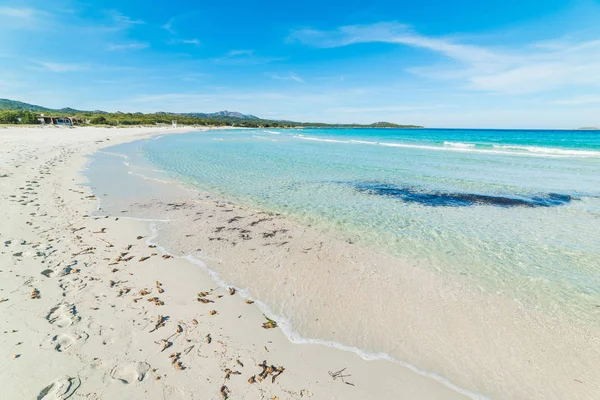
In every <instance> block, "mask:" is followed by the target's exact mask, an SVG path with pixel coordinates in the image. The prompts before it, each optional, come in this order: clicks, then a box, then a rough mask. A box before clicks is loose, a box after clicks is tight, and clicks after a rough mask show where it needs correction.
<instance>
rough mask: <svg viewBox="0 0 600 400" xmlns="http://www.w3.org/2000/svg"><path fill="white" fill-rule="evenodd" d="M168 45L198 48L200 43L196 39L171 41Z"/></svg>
mask: <svg viewBox="0 0 600 400" xmlns="http://www.w3.org/2000/svg"><path fill="white" fill-rule="evenodd" d="M168 43H169V44H191V45H194V46H200V44H201V43H202V42H201V41H200V40H198V39H172V40H170V41H169V42H168Z"/></svg>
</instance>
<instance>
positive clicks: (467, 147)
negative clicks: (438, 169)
mask: <svg viewBox="0 0 600 400" xmlns="http://www.w3.org/2000/svg"><path fill="white" fill-rule="evenodd" d="M294 137H295V138H297V139H301V140H310V141H314V142H325V143H343V144H364V145H379V146H386V147H397V148H405V149H421V150H434V151H454V152H463V153H479V154H502V155H508V156H527V157H550V158H570V157H600V151H591V150H566V149H557V148H550V147H548V148H546V147H534V146H499V145H494V146H493V148H492V149H483V148H476V147H475V145H474V144H471V143H460V142H454V143H453V142H444V144H445V146H431V145H419V144H408V143H388V142H372V141H365V140H339V139H322V138H316V137H311V136H303V135H294ZM494 149H495V150H494Z"/></svg>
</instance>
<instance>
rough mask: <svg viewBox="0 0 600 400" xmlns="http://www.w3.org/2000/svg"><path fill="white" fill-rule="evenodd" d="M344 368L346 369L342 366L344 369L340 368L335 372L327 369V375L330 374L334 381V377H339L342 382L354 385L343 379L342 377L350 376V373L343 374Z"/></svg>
mask: <svg viewBox="0 0 600 400" xmlns="http://www.w3.org/2000/svg"><path fill="white" fill-rule="evenodd" d="M345 370H346V368H344V369H341V370H339V371H337V372H331V371H329V376H331V377H332V378H333V380H334V381H335V380H336V379H338V378H339V379H341V380H342V382H344V383H345V384H346V385H350V386H354V383H350V382H346V381H345V380H344V378H347V377H349V376H352V375H350V374H347V375H344V371H345Z"/></svg>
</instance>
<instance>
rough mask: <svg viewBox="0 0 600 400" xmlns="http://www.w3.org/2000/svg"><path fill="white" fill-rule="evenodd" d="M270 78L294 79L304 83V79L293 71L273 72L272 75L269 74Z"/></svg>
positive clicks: (280, 79)
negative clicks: (279, 73) (280, 73)
mask: <svg viewBox="0 0 600 400" xmlns="http://www.w3.org/2000/svg"><path fill="white" fill-rule="evenodd" d="M271 78H273V79H277V80H279V81H295V82H298V83H305V81H304V79H302V78H301V77H299V76H298V75H296V74H294V73H290V74H289V75H278V74H273V75H271Z"/></svg>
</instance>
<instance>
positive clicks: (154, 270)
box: [0, 128, 466, 400]
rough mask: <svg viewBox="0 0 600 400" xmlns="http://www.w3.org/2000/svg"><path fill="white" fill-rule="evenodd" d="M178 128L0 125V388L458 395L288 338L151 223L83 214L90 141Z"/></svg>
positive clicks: (143, 395) (51, 392)
mask: <svg viewBox="0 0 600 400" xmlns="http://www.w3.org/2000/svg"><path fill="white" fill-rule="evenodd" d="M186 130H187V129H186V128H179V129H173V128H126V129H109V128H75V129H66V128H65V129H58V128H44V129H43V128H21V129H19V128H0V221H2V222H1V223H0V314H1V316H2V317H1V318H0V343H1V345H0V388H1V392H0V398H2V399H11V400H13V399H14V400H17V399H32V398H37V399H48V400H49V399H67V398H70V399H88V400H92V399H111V400H112V399H219V398H222V399H227V398H231V399H310V398H314V399H367V398H378V399H381V398H388V399H392V398H393V399H459V398H466V396H465V395H463V394H460V393H459V392H457V391H455V390H452V389H450V388H449V387H447V386H445V385H443V384H442V383H440V382H438V381H436V380H435V379H432V378H430V377H427V376H424V375H423V374H420V373H417V372H415V371H413V370H411V369H410V368H407V367H405V366H402V365H399V364H396V363H391V362H388V361H384V360H379V361H366V360H364V359H362V358H360V357H359V356H358V355H356V354H354V353H352V352H347V351H341V350H337V349H334V348H331V347H326V346H322V345H312V344H310V345H309V344H302V345H300V344H293V343H292V342H290V341H289V340H288V339H287V338H286V337H285V336H284V334H283V333H282V332H281V330H280V329H279V328H277V327H275V328H272V329H265V328H263V324H264V323H265V322H267V320H266V319H265V317H264V316H263V315H262V313H261V311H260V310H259V309H258V308H257V307H256V305H255V304H248V303H250V302H249V301H246V299H244V298H243V297H241V296H240V295H239V293H236V292H235V291H234V290H231V291H229V290H227V289H224V288H219V287H218V286H217V285H216V283H215V282H214V281H213V280H212V279H211V278H210V277H209V275H208V274H207V273H206V272H205V271H204V270H203V269H202V268H200V267H198V266H197V265H194V264H192V263H190V262H188V261H186V260H185V259H182V258H178V257H169V255H167V254H164V253H163V252H161V251H160V249H159V248H156V247H154V246H153V245H152V244H151V243H152V242H151V237H150V235H151V232H149V231H148V227H147V223H144V222H142V221H136V220H132V219H127V218H118V217H111V218H108V217H106V218H104V217H90V216H89V215H90V213H91V212H92V211H94V210H95V209H96V203H97V201H96V200H97V199H96V197H95V195H94V194H93V193H90V191H89V190H88V189H87V188H86V187H83V186H81V183H82V182H83V178H82V176H81V175H80V174H79V173H78V172H79V171H80V170H81V169H82V168H84V166H85V164H86V158H85V155H87V154H90V153H93V152H94V151H96V150H98V149H100V148H102V147H106V146H109V145H112V144H117V143H123V142H127V141H132V140H136V139H140V138H144V137H148V136H150V135H152V134H157V133H164V134H167V133H178V132H185V131H186ZM202 292H205V293H202ZM199 293H202V294H201V297H199V296H198V294H199ZM199 299H200V300H202V301H199ZM263 366H264V367H263ZM339 371H342V372H339ZM338 372H339V373H338ZM336 373H337V374H336Z"/></svg>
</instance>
